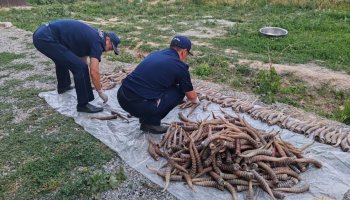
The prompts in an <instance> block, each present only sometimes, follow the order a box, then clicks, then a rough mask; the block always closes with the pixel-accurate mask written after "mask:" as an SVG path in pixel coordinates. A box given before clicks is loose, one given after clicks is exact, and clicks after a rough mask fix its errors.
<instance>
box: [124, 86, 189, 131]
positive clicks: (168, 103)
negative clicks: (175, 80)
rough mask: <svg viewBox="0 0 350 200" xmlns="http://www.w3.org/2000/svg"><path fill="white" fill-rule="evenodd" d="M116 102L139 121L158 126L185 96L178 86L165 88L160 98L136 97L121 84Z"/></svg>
mask: <svg viewBox="0 0 350 200" xmlns="http://www.w3.org/2000/svg"><path fill="white" fill-rule="evenodd" d="M117 97H118V102H119V104H120V106H121V107H122V108H123V109H124V110H125V111H127V112H129V113H130V114H131V115H132V116H135V117H137V118H139V119H140V123H145V124H150V125H155V126H159V125H160V122H161V120H162V119H163V118H164V117H165V116H166V115H167V114H168V113H169V112H170V111H171V110H172V109H173V108H175V107H176V106H177V105H178V104H180V103H181V102H182V100H183V98H184V97H185V94H184V93H183V92H182V91H181V90H180V89H179V87H178V86H174V87H171V88H169V89H167V90H166V91H165V92H164V93H163V95H162V97H161V98H160V102H159V105H157V99H154V100H148V99H143V98H140V97H136V94H134V93H132V92H130V90H128V89H126V88H124V87H123V86H121V87H120V88H119V90H118V95H117Z"/></svg>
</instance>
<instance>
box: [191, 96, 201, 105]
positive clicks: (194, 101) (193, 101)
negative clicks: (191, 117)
mask: <svg viewBox="0 0 350 200" xmlns="http://www.w3.org/2000/svg"><path fill="white" fill-rule="evenodd" d="M192 103H193V104H199V103H200V101H199V98H198V97H197V98H195V99H194V100H192Z"/></svg>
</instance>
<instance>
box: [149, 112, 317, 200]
mask: <svg viewBox="0 0 350 200" xmlns="http://www.w3.org/2000/svg"><path fill="white" fill-rule="evenodd" d="M179 118H180V119H181V121H180V122H173V123H171V125H170V127H169V128H168V130H167V132H166V133H165V134H164V137H163V139H162V140H161V141H160V142H159V143H156V142H154V141H151V140H150V141H149V146H148V152H149V154H150V155H151V156H152V157H153V158H154V159H155V160H159V159H160V158H161V157H162V158H164V159H165V160H166V161H167V162H166V164H165V165H163V166H162V168H161V169H154V168H152V167H149V169H150V170H152V171H154V172H155V173H157V174H158V175H159V176H161V177H163V178H164V179H165V187H164V190H165V189H167V188H168V186H169V184H170V181H183V182H186V183H187V185H188V186H189V187H190V188H191V189H194V187H195V186H204V187H214V188H217V189H219V190H225V189H226V190H227V191H229V192H230V193H231V195H232V199H237V192H241V191H245V190H246V191H247V199H254V191H255V190H254V188H255V187H260V188H261V189H263V190H264V191H265V192H267V193H268V194H269V196H270V197H271V198H272V199H276V198H278V199H283V198H284V196H285V195H284V192H288V193H302V192H306V191H308V190H309V185H308V184H307V183H304V184H302V186H298V187H296V184H298V183H299V181H300V176H299V174H300V173H302V172H304V171H305V170H306V168H307V167H308V166H309V165H310V164H313V165H314V166H315V167H317V168H320V167H322V164H321V163H320V162H318V161H317V160H314V159H311V158H304V157H303V150H304V149H305V148H307V147H308V146H309V145H306V146H304V147H302V148H300V149H297V148H295V147H294V146H293V145H291V144H290V143H288V142H286V141H283V140H281V139H280V138H278V133H277V132H269V133H266V132H264V131H262V130H258V129H255V128H253V127H252V126H251V125H250V124H249V123H247V121H245V120H244V118H241V117H240V116H238V117H233V116H229V115H227V114H226V115H225V116H224V117H219V116H214V115H213V119H211V120H205V121H202V122H194V121H191V120H190V119H188V118H187V117H185V116H184V115H183V114H182V113H181V112H180V113H179Z"/></svg>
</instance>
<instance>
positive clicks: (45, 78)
mask: <svg viewBox="0 0 350 200" xmlns="http://www.w3.org/2000/svg"><path fill="white" fill-rule="evenodd" d="M26 80H27V81H40V82H42V83H52V82H54V81H56V78H55V77H53V76H45V75H37V74H36V75H32V76H30V77H28V78H26Z"/></svg>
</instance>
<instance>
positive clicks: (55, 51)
mask: <svg viewBox="0 0 350 200" xmlns="http://www.w3.org/2000/svg"><path fill="white" fill-rule="evenodd" d="M33 43H34V46H35V48H37V49H38V50H39V51H40V52H41V53H43V54H44V55H46V56H47V57H49V58H50V59H51V60H52V61H53V62H54V63H55V65H56V77H57V88H60V89H65V88H68V87H69V86H70V84H71V80H70V75H69V71H71V72H72V74H73V79H74V85H75V90H76V92H77V99H78V104H79V105H85V104H87V103H88V102H90V101H92V100H94V94H93V92H92V87H91V82H90V74H89V67H88V65H87V64H86V63H85V62H83V61H82V60H81V59H80V58H79V57H78V56H77V55H75V54H74V53H73V52H72V51H70V50H69V49H67V47H65V46H64V45H62V44H60V43H59V41H58V40H57V39H56V38H55V35H54V34H53V33H52V32H51V29H50V25H42V26H40V27H39V28H38V29H37V30H36V31H35V32H34V34H33Z"/></svg>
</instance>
